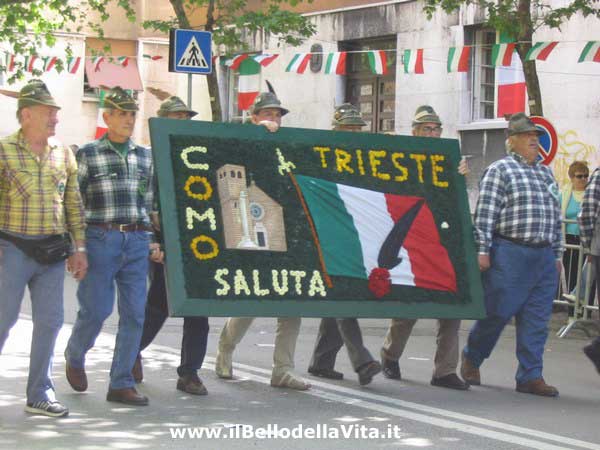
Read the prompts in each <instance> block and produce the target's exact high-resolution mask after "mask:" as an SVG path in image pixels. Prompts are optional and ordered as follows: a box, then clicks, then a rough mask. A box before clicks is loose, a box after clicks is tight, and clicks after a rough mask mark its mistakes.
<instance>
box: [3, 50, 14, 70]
mask: <svg viewBox="0 0 600 450" xmlns="http://www.w3.org/2000/svg"><path fill="white" fill-rule="evenodd" d="M4 67H5V70H6V71H7V72H12V71H13V70H15V55H13V54H12V53H8V52H4Z"/></svg>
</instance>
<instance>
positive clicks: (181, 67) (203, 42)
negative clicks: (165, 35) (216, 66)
mask: <svg viewBox="0 0 600 450" xmlns="http://www.w3.org/2000/svg"><path fill="white" fill-rule="evenodd" d="M211 45H212V33H210V32H208V31H196V30H182V29H172V30H171V32H170V33H169V72H179V73H200V74H209V73H211V72H212V57H211Z"/></svg>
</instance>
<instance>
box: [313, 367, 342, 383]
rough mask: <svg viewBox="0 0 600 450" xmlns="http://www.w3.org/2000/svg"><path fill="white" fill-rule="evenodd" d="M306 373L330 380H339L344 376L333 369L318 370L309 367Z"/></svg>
mask: <svg viewBox="0 0 600 450" xmlns="http://www.w3.org/2000/svg"><path fill="white" fill-rule="evenodd" d="M308 373H310V374H312V375H314V376H316V377H321V378H329V379H330V380H341V379H342V378H344V374H343V373H341V372H338V371H336V370H333V369H319V368H317V367H309V368H308Z"/></svg>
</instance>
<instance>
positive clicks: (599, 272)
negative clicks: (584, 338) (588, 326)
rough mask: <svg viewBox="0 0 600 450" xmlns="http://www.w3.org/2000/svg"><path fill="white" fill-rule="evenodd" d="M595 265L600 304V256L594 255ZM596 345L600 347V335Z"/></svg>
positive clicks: (595, 341) (595, 342) (599, 302)
mask: <svg viewBox="0 0 600 450" xmlns="http://www.w3.org/2000/svg"><path fill="white" fill-rule="evenodd" d="M593 259H594V267H595V268H596V294H597V295H598V304H600V278H598V277H600V256H593ZM593 344H594V346H596V347H597V348H600V336H598V337H596V339H594V342H593Z"/></svg>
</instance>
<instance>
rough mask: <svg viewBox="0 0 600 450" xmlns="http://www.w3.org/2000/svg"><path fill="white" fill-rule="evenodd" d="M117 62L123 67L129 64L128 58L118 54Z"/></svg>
mask: <svg viewBox="0 0 600 450" xmlns="http://www.w3.org/2000/svg"><path fill="white" fill-rule="evenodd" d="M117 62H118V63H119V64H120V65H121V66H123V67H127V66H128V65H129V58H128V57H127V56H119V57H118V58H117Z"/></svg>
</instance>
